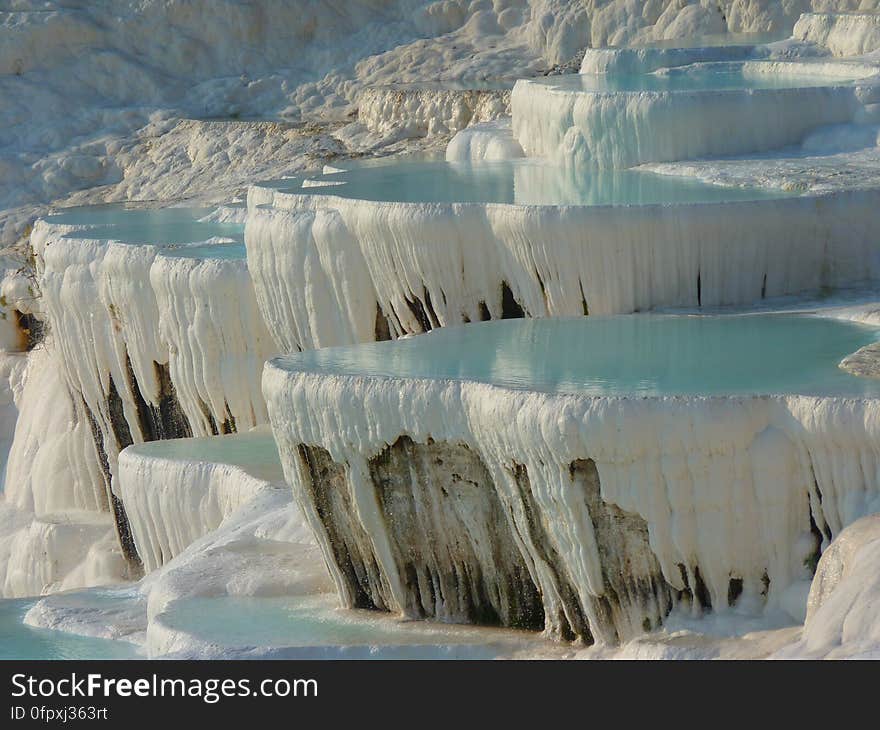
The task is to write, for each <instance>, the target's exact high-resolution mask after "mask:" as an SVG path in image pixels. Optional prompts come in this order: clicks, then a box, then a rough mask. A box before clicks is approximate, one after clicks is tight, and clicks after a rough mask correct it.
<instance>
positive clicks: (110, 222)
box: [46, 205, 244, 245]
mask: <svg viewBox="0 0 880 730" xmlns="http://www.w3.org/2000/svg"><path fill="white" fill-rule="evenodd" d="M212 210H213V209H212V208H129V207H125V206H123V205H94V206H82V207H77V208H70V209H68V210H65V211H62V212H60V213H58V214H56V215H51V216H47V217H46V221H47V222H48V223H56V224H63V225H75V226H83V230H81V231H76V232H74V233H70V234H68V237H71V238H90V239H91V238H96V239H102V240H104V239H107V240H111V239H112V240H114V241H119V242H121V243H131V244H156V245H163V244H168V245H175V244H188V243H198V242H201V241H207V240H209V239H212V238H227V239H233V240H235V241H241V240H243V236H244V224H242V223H216V222H207V221H205V222H203V221H201V220H200V219H201V218H203V217H204V216H206V215H208V214H209V213H210V212H211V211H212Z"/></svg>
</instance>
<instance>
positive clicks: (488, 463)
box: [263, 359, 880, 643]
mask: <svg viewBox="0 0 880 730" xmlns="http://www.w3.org/2000/svg"><path fill="white" fill-rule="evenodd" d="M263 391H264V394H265V396H266V399H267V403H268V407H269V415H270V420H271V423H272V428H273V432H274V434H275V438H276V441H277V443H278V446H279V453H280V456H281V461H282V464H283V466H284V473H285V475H286V477H287V481H288V482H289V483H290V484H291V485H292V487H293V492H294V495H295V498H296V500H297V501H298V502H299V504H300V505H301V507H302V509H303V511H304V513H305V514H306V517H307V519H308V520H309V523H310V524H311V526H312V528H313V529H314V531H315V534H316V535H317V536H318V541H319V544H320V545H321V547H322V550H323V552H324V556H325V558H326V560H327V562H328V564H329V565H330V567H331V572H332V574H333V577H334V580H335V582H336V585H337V589H338V591H339V593H340V595H341V596H342V598H343V601H344V602H345V604H346V605H349V606H363V607H378V608H382V609H385V610H389V611H395V612H403V613H404V614H406V615H409V616H414V617H419V616H435V617H438V618H440V619H442V620H447V621H466V622H481V621H486V622H489V623H501V624H513V625H525V626H529V627H532V628H542V627H543V628H544V629H545V631H546V632H547V633H548V634H550V635H553V636H557V637H567V638H571V637H572V636H577V637H580V638H582V639H584V640H587V641H589V640H594V641H597V642H601V643H615V642H617V641H623V640H626V639H628V638H631V637H633V636H635V635H637V634H639V633H641V632H643V631H645V630H647V629H649V628H651V627H656V626H657V625H658V624H660V623H661V622H662V620H663V618H664V616H665V615H666V613H667V612H668V610H669V608H670V606H671V605H672V604H674V603H682V602H683V603H684V605H685V606H691V608H692V609H693V610H695V611H699V610H700V609H705V608H708V607H709V606H711V608H712V610H713V611H715V612H723V611H726V610H729V608H728V607H729V605H730V604H732V603H734V602H735V601H736V600H739V601H746V604H745V605H751V606H753V607H755V606H762V605H763V606H765V607H769V606H777V607H778V606H779V605H780V604H781V603H782V602H784V599H785V593H786V591H787V590H788V589H790V588H792V587H794V588H795V589H796V590H797V589H798V587H799V586H802V585H804V581H806V580H809V577H810V566H811V562H812V561H815V556H816V554H817V551H818V549H819V537H820V536H821V542H822V543H824V544H827V542H828V541H830V539H832V538H833V537H834V536H835V535H837V534H838V533H839V532H840V531H841V530H842V529H843V528H844V527H845V526H846V525H848V524H849V523H851V522H853V521H854V520H855V519H857V518H858V517H860V516H861V515H863V514H866V513H867V512H869V511H871V510H872V509H874V508H876V506H877V504H878V497H880V481H878V476H877V475H878V474H880V452H878V449H877V443H878V437H880V402H878V401H876V400H872V399H867V400H857V399H843V398H822V397H801V396H792V397H714V398H696V397H691V398H684V397H679V398H668V397H667V398H625V397H585V396H575V395H558V394H555V395H554V394H546V393H539V392H528V391H523V390H511V389H506V388H503V387H497V386H492V385H486V384H479V383H474V382H467V381H446V380H422V379H398V378H382V377H359V376H340V375H331V374H318V373H308V372H297V371H296V367H295V365H293V364H290V363H288V362H287V361H285V360H284V359H279V360H272V361H270V362H269V363H267V365H266V369H265V372H264V376H263ZM597 490H598V491H597ZM440 492H442V494H441V493H440ZM425 535H431V536H433V537H432V539H431V540H430V541H429V540H427V539H426V538H425V537H424V536H425ZM437 541H440V542H437ZM621 556H624V557H621ZM616 560H626V561H628V563H627V568H626V570H625V571H623V570H621V569H619V568H618V567H617V566H616V563H615V561H616ZM813 564H814V563H813ZM621 575H625V577H624V578H620V576H621Z"/></svg>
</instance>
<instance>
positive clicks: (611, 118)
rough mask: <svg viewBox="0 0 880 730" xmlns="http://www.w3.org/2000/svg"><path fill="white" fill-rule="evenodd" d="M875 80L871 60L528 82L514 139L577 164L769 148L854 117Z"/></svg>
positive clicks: (713, 66)
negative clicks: (865, 87) (862, 94)
mask: <svg viewBox="0 0 880 730" xmlns="http://www.w3.org/2000/svg"><path fill="white" fill-rule="evenodd" d="M876 74H877V68H876V67H875V66H872V65H869V64H865V63H843V62H828V61H816V62H808V61H768V60H750V61H741V62H733V61H725V62H708V63H692V64H689V65H685V66H676V67H668V68H660V69H657V70H654V71H652V72H650V73H622V74H617V73H615V74H572V75H567V76H555V77H547V78H545V79H542V80H540V81H537V80H534V79H529V80H520V81H517V83H516V85H515V86H514V88H513V93H512V96H511V109H512V114H513V134H514V137H516V139H517V140H518V141H519V143H520V145H521V146H522V148H523V149H524V150H525V152H526V154H527V155H530V156H536V157H545V158H548V159H551V160H554V161H556V162H559V163H560V164H566V165H572V166H575V167H600V168H627V167H632V166H634V165H639V164H643V163H646V162H666V161H671V160H686V159H691V158H695V157H719V156H726V155H737V154H744V153H747V152H760V151H765V150H771V149H776V148H780V147H784V146H786V145H792V144H796V143H798V142H800V141H801V140H802V139H803V138H804V136H805V135H806V134H807V133H808V132H810V131H811V130H813V129H815V128H817V127H821V126H823V125H828V124H837V123H842V122H849V121H852V119H853V118H854V116H855V114H856V111H857V110H858V109H859V108H860V107H861V101H860V92H859V89H860V86H861V85H864V84H873V83H874V81H875V78H874V77H875V76H876Z"/></svg>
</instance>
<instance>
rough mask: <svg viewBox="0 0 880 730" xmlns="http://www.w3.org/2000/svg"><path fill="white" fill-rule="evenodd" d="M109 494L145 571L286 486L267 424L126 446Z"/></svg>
mask: <svg viewBox="0 0 880 730" xmlns="http://www.w3.org/2000/svg"><path fill="white" fill-rule="evenodd" d="M113 486H114V491H115V492H116V493H117V494H118V495H119V497H120V498H121V499H122V502H123V504H124V505H125V512H126V514H127V515H128V519H129V523H130V524H131V529H132V534H133V536H134V541H135V545H136V547H137V551H138V555H140V557H141V560H142V561H143V563H144V570H146V571H147V572H150V571H153V570H155V569H156V568H159V567H161V566H162V565H164V564H165V563H167V562H168V561H170V560H171V559H172V558H174V557H175V556H177V555H179V554H180V553H181V552H183V550H184V549H185V548H187V547H188V546H189V545H191V544H192V543H193V542H195V541H196V540H197V539H199V538H200V537H202V536H203V535H206V534H208V533H209V532H212V531H213V530H216V529H217V528H218V527H220V525H221V524H222V523H223V521H224V520H225V519H226V518H228V517H229V516H231V515H232V514H234V513H235V512H236V511H237V510H240V509H241V508H242V507H243V506H244V505H246V504H247V503H248V502H249V501H251V500H253V499H254V498H255V497H256V496H258V495H259V494H260V493H261V492H263V491H266V490H276V491H277V490H279V489H285V490H286V485H284V475H283V474H282V473H281V462H280V461H279V459H278V449H277V448H276V446H275V441H274V439H273V438H272V434H271V433H270V432H269V430H268V427H265V426H264V427H262V428H261V429H257V430H254V431H251V432H248V433H242V434H234V435H231V436H209V437H203V438H196V439H171V440H163V441H154V442H151V443H148V444H139V445H137V446H129V447H128V448H127V449H124V450H123V451H122V453H121V454H120V455H119V470H118V473H117V475H116V477H115V478H114V485H113Z"/></svg>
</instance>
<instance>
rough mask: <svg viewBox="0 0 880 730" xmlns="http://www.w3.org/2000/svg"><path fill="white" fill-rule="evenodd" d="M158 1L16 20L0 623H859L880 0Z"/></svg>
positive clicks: (752, 634)
mask: <svg viewBox="0 0 880 730" xmlns="http://www.w3.org/2000/svg"><path fill="white" fill-rule="evenodd" d="M56 4H57V3H56ZM178 4H179V3H178V2H177V0H169V2H165V3H155V2H153V0H145V1H144V2H140V3H128V4H125V10H124V11H123V10H114V11H113V16H112V17H113V18H114V19H115V20H114V23H110V24H108V25H107V26H106V28H105V27H104V25H103V23H102V22H98V19H99V18H102V17H103V16H101V15H100V14H97V11H93V10H91V9H89V8H82V9H79V8H78V9H77V10H76V18H75V23H74V25H75V32H74V31H73V30H71V29H70V28H68V27H67V26H68V24H70V23H72V22H74V21H72V20H71V19H70V18H69V17H68V15H69V14H70V12H71V11H68V9H67V8H66V7H65V8H61V7H60V6H59V8H58V9H53V10H52V12H51V13H42V12H40V13H32V12H30V11H20V10H19V8H18V6H19V5H21V3H13V5H14V7H13V8H12V9H10V10H9V11H8V12H5V11H4V12H3V13H0V16H3V18H0V38H2V42H0V70H2V71H4V74H2V75H0V97H3V98H7V97H8V98H9V99H10V100H12V101H11V106H9V105H7V106H9V108H8V109H6V108H0V122H3V123H2V124H0V173H8V174H5V175H3V174H0V198H2V201H0V203H2V204H0V236H2V238H3V241H4V242H6V243H9V244H14V245H12V246H11V247H10V248H8V249H4V251H3V252H2V255H0V467H2V473H0V596H2V597H3V598H4V599H7V598H8V599H12V598H15V599H16V600H15V601H13V600H3V601H2V602H0V631H2V633H3V634H4V640H3V641H0V658H20V657H30V656H37V655H39V656H43V655H45V656H47V657H57V656H64V655H68V656H101V657H103V656H112V657H116V656H131V655H133V653H134V652H135V651H137V652H140V653H142V654H143V655H146V656H149V657H180V658H188V657H201V658H204V657H227V658H228V657H256V656H264V657H275V658H368V657H382V658H407V657H420V658H498V657H516V656H523V655H532V656H534V655H540V656H563V655H564V656H575V655H576V656H584V657H590V658H594V657H595V658H601V657H608V656H621V657H673V656H674V657H685V656H699V657H709V656H729V657H735V656H736V657H746V656H748V657H759V656H762V657H763V656H770V655H772V656H776V657H785V658H788V657H852V656H859V657H869V656H878V647H880V621H878V620H877V611H876V603H877V597H878V595H880V580H878V579H877V577H876V576H877V575H878V571H877V565H878V561H880V527H878V518H877V513H878V512H880V379H878V374H880V302H878V300H877V297H878V285H880V216H878V211H880V62H878V53H880V13H877V12H874V11H875V10H876V8H875V7H874V6H875V5H877V3H874V2H871V1H869V0H865V1H864V2H862V1H861V0H859V1H858V2H856V1H852V2H850V1H849V0H833V1H826V0H822V1H821V2H819V0H816V1H814V2H802V3H783V4H779V3H774V2H770V0H743V1H740V0H737V2H735V3H730V2H727V3H721V4H720V5H718V7H717V8H716V7H715V5H716V4H715V3H705V2H704V3H681V2H678V0H660V1H659V2H653V3H649V4H639V3H635V4H634V3H631V2H624V1H623V0H615V2H608V3H598V2H591V3H564V2H557V0H495V2H493V3H486V2H477V3H470V4H468V3H459V2H439V3H422V2H421V0H381V1H378V2H377V1H376V0H369V2H361V3H353V4H351V5H352V8H350V9H349V8H348V7H347V6H346V12H345V13H341V14H340V12H338V8H336V7H335V5H334V4H333V3H329V4H328V3H326V2H320V1H319V2H314V3H311V4H310V8H309V9H308V11H307V12H302V9H300V10H296V9H293V10H291V9H290V8H287V7H286V6H284V4H283V3H282V4H280V5H278V7H277V8H276V7H275V4H272V9H271V12H269V11H267V12H266V13H264V12H263V10H264V9H263V7H262V6H263V4H264V3H262V2H255V3H236V2H231V3H228V4H229V5H230V11H231V10H232V9H233V8H235V9H236V12H235V13H233V14H232V15H230V16H229V18H225V19H224V20H223V22H222V23H220V24H218V23H215V22H214V20H213V19H214V16H215V15H216V13H213V12H211V11H212V10H213V8H210V9H209V7H208V6H209V4H207V3H204V2H201V3H196V4H195V5H194V6H193V7H192V8H189V10H188V11H187V12H186V13H184V14H183V16H186V17H183V16H181V18H180V22H181V23H183V25H184V26H185V27H186V29H187V30H186V33H187V34H190V35H191V38H190V37H189V36H187V39H188V40H187V41H186V42H183V41H181V43H180V44H172V45H170V46H168V47H167V48H163V49H162V51H161V53H159V52H158V51H157V50H156V49H155V48H152V45H155V44H152V43H151V41H150V38H152V36H153V33H154V32H155V31H156V29H157V28H158V27H160V20H157V18H160V19H161V17H164V16H162V14H161V13H160V12H159V7H160V6H161V7H162V8H165V10H167V12H169V13H177V12H178V10H179V8H177V5H178ZM61 5H64V4H63V3H62V4H61ZM119 5H120V8H121V7H122V4H119ZM129 5H130V6H131V7H129ZM312 5H313V6H314V7H313V8H312V7H311V6H312ZM337 5H338V3H337ZM643 5H644V7H642V6H643ZM135 6H137V8H135ZM331 6H333V7H331ZM636 6H638V7H636ZM648 6H650V7H648ZM795 6H796V7H795ZM801 6H803V8H806V9H809V8H812V9H813V10H816V11H817V12H809V13H806V14H804V15H802V16H800V18H799V19H798V17H797V14H798V12H799V11H800V9H801ZM23 7H24V6H23ZM855 7H858V8H860V10H859V11H858V12H834V11H837V10H846V9H853V8H855ZM165 10H163V12H165ZM826 11H827V12H826ZM117 16H118V17H117ZM299 16H302V17H299ZM343 16H344V17H343ZM257 17H259V22H258V20H257ZM123 18H124V19H123ZM187 18H189V19H190V20H187ZM193 18H204V19H205V23H207V27H206V28H200V27H198V26H199V25H200V23H199V24H196V25H193V23H192V22H190V21H191V20H192V19H193ZM230 18H231V21H230V20H229V19H230ZM136 20H137V22H135V21H136ZM141 21H143V22H141ZM795 21H797V22H796V24H795ZM129 24H131V25H130V26H129ZM226 26H228V28H227V27H226ZM256 26H260V27H261V29H260V30H259V32H257V31H255V30H254V29H255V28H256ZM262 26H265V28H263V27H262ZM792 27H794V31H793V36H792V37H790V38H785V36H786V35H787V33H788V32H789V31H790V30H791V28H792ZM107 29H113V32H111V31H110V30H107ZM252 31H253V32H252ZM184 35H186V34H184ZM135 39H142V40H137V41H135ZM291 39H293V40H294V41H295V43H291ZM128 46H131V47H130V48H129V47H128ZM202 46H204V49H208V50H204V49H202V50H199V49H200V48H201V47H202ZM606 46H610V47H606ZM151 48H152V50H150V49H151ZM584 48H586V51H585V52H583V53H581V51H580V49H584ZM292 49H293V51H292ZM37 51H39V53H38V52H37ZM147 51H149V52H147ZM292 52H293V53H294V56H297V58H294V57H292V56H291V53H292ZM206 54H207V55H206ZM129 55H130V56H131V59H129V58H128V56H129ZM93 57H94V58H98V59H101V60H100V63H99V65H97V66H96V65H95V64H96V63H98V62H97V61H94V60H93ZM123 57H125V58H123ZM233 57H234V58H233ZM114 59H115V60H114ZM575 70H579V73H572V71H575ZM68 85H69V86H70V89H71V90H72V91H70V93H69V94H66V93H64V89H65V88H66V87H67V86H68ZM136 90H139V91H136ZM25 91H26V92H27V93H24V92H25ZM7 92H8V93H7ZM80 97H82V98H80ZM141 97H143V98H141ZM72 98H75V99H76V103H72V102H71V99H72ZM20 99H26V100H27V101H26V102H23V101H19V100H20ZM80 102H82V103H80ZM133 104H134V106H133ZM0 107H2V105H0ZM80 107H82V108H80ZM57 109H65V110H68V109H69V110H70V113H69V114H68V113H65V114H63V115H62V114H57V113H54V114H53V113H52V112H53V111H56V110H57ZM205 117H212V118H214V117H216V119H213V120H212V121H211V122H205V121H202V122H192V121H191V120H192V118H198V119H204V118H205ZM244 117H247V118H248V119H247V120H244V119H243V118H244ZM56 119H57V121H56ZM255 119H262V120H264V121H260V122H257V121H254V120H255ZM270 119H271V120H279V119H283V120H285V121H284V122H283V123H276V122H275V121H272V122H270V121H265V120H270ZM46 120H48V121H46ZM181 120H190V121H181ZM7 178H8V179H9V180H13V181H16V182H14V183H13V184H4V183H7V182H8V181H7ZM19 179H20V182H17V181H19ZM245 192H246V195H245ZM103 200H106V201H111V200H132V201H134V200H137V201H141V202H139V203H129V204H111V205H80V203H84V202H85V203H90V202H94V201H103ZM71 206H76V207H71ZM31 223H33V225H32V226H31V225H30V224H31ZM490 320H491V321H490ZM77 589H80V590H77ZM71 591H73V592H71ZM47 594H53V595H47ZM56 594H57V595H56ZM38 596H43V598H40V599H39V600H38V599H37V597H38ZM340 605H341V607H342V608H339V606H340ZM364 609H368V610H364ZM412 619H420V620H421V621H419V622H414V621H412ZM60 632H63V633H60ZM7 633H8V634H9V636H8V637H7V636H6V634H7ZM53 635H54V638H53ZM59 635H61V636H63V637H65V638H64V639H63V640H61V639H59V638H58V636H59ZM74 635H76V636H74ZM110 639H112V640H114V641H113V642H110V641H108V640H110ZM549 639H552V640H554V641H549ZM558 640H562V641H558ZM39 642H45V644H40V646H44V648H45V647H47V648H45V651H44V650H43V649H38V648H35V647H37V645H38V643H39ZM53 642H54V643H53ZM102 642H103V643H102ZM121 643H125V644H126V647H127V648H123V649H120V648H119V646H120V645H121Z"/></svg>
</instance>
